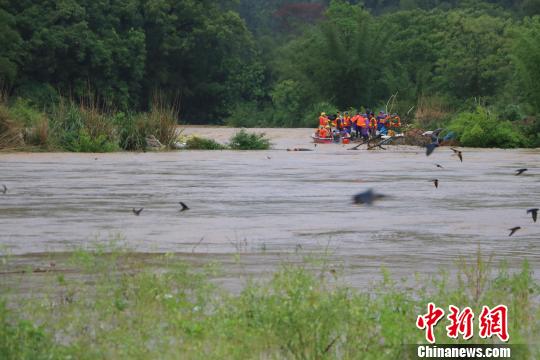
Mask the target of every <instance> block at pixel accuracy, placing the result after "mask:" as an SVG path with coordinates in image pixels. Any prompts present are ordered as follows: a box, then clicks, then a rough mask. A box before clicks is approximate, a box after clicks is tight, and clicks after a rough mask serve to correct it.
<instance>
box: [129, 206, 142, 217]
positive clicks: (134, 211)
mask: <svg viewBox="0 0 540 360" xmlns="http://www.w3.org/2000/svg"><path fill="white" fill-rule="evenodd" d="M143 209H144V208H140V209H139V210H135V208H133V209H132V210H131V211H133V213H134V214H135V215H137V216H139V215H140V214H141V212H142V211H143Z"/></svg>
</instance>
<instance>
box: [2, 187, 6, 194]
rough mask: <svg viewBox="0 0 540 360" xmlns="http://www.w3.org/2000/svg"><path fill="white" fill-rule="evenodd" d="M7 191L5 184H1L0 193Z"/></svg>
mask: <svg viewBox="0 0 540 360" xmlns="http://www.w3.org/2000/svg"><path fill="white" fill-rule="evenodd" d="M6 193H7V186H6V185H5V184H2V194H4V195H5V194H6Z"/></svg>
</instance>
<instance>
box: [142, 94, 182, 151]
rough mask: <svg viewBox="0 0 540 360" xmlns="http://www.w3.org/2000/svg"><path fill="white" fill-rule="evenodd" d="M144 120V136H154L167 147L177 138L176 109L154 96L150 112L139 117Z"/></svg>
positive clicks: (159, 97) (156, 95)
mask: <svg viewBox="0 0 540 360" xmlns="http://www.w3.org/2000/svg"><path fill="white" fill-rule="evenodd" d="M140 116H141V117H143V118H144V120H142V122H143V123H144V124H145V132H146V135H147V136H148V135H154V136H155V137H156V138H157V139H158V140H159V142H161V143H162V144H163V145H165V146H167V147H169V146H170V145H171V144H172V143H173V142H174V141H175V140H176V137H177V135H178V134H177V130H176V127H177V125H178V109H177V107H176V106H172V105H167V104H166V102H165V100H164V99H163V98H162V97H161V96H160V95H159V94H155V95H154V97H153V99H152V106H151V109H150V112H148V113H144V114H141V115H140Z"/></svg>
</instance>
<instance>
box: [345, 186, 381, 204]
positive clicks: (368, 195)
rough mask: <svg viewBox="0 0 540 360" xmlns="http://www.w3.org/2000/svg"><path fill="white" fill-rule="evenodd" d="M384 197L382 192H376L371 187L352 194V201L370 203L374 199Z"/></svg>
mask: <svg viewBox="0 0 540 360" xmlns="http://www.w3.org/2000/svg"><path fill="white" fill-rule="evenodd" d="M384 197H386V195H383V194H376V193H375V192H373V190H372V189H369V190H367V191H364V192H361V193H358V194H356V195H354V196H353V202H354V203H355V204H366V205H371V204H373V202H374V201H375V200H378V199H382V198H384Z"/></svg>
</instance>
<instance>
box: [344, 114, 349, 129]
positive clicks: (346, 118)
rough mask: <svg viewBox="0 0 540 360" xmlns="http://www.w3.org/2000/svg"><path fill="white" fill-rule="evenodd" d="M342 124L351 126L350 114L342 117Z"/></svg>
mask: <svg viewBox="0 0 540 360" xmlns="http://www.w3.org/2000/svg"><path fill="white" fill-rule="evenodd" d="M343 126H345V127H348V126H351V117H350V116H345V117H343Z"/></svg>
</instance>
